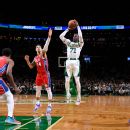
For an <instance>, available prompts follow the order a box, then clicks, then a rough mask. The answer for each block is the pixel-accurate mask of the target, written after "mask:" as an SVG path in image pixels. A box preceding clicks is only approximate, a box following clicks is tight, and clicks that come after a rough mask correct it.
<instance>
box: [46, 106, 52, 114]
mask: <svg viewBox="0 0 130 130" xmlns="http://www.w3.org/2000/svg"><path fill="white" fill-rule="evenodd" d="M51 111H52V106H47V109H46V114H48V113H51Z"/></svg>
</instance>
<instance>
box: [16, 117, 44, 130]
mask: <svg viewBox="0 0 130 130" xmlns="http://www.w3.org/2000/svg"><path fill="white" fill-rule="evenodd" d="M41 117H42V116H40V117H38V118H35V119H33V120H31V121H29V122H27V123H25V124H23V125H21V126H19V127H17V128H16V129H14V130H17V129H19V128H21V127H23V126H25V125H27V124H29V123H31V122H32V121H34V120H37V119H39V118H41Z"/></svg>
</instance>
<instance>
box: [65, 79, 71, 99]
mask: <svg viewBox="0 0 130 130" xmlns="http://www.w3.org/2000/svg"><path fill="white" fill-rule="evenodd" d="M65 89H66V98H67V100H70V97H71V94H70V77H67V76H66V77H65Z"/></svg>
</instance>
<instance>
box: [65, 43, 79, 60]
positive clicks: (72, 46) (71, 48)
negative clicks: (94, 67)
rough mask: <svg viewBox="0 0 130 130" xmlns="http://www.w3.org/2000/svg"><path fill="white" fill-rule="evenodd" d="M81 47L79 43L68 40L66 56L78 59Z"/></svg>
mask: <svg viewBox="0 0 130 130" xmlns="http://www.w3.org/2000/svg"><path fill="white" fill-rule="evenodd" d="M81 49H82V47H80V45H79V43H78V42H77V43H75V42H70V43H69V44H68V45H67V58H68V59H71V58H72V59H73V58H76V59H78V58H79V57H80V52H81Z"/></svg>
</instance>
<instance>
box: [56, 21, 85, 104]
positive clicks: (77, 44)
mask: <svg viewBox="0 0 130 130" xmlns="http://www.w3.org/2000/svg"><path fill="white" fill-rule="evenodd" d="M76 24H77V30H78V34H74V36H73V41H71V40H69V39H67V38H65V35H66V33H67V32H68V31H69V30H71V28H69V27H68V28H67V29H66V30H65V31H64V32H62V33H61V34H60V36H59V37H60V39H61V40H62V42H63V43H64V44H65V45H66V46H67V60H66V75H65V88H66V98H67V102H68V101H70V98H71V94H70V78H71V76H72V75H73V76H74V79H75V83H76V88H77V100H76V105H80V102H81V84H80V77H79V72H80V61H79V56H80V52H81V50H82V47H83V45H84V41H83V37H82V32H81V29H80V27H79V25H78V22H77V21H76Z"/></svg>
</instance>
